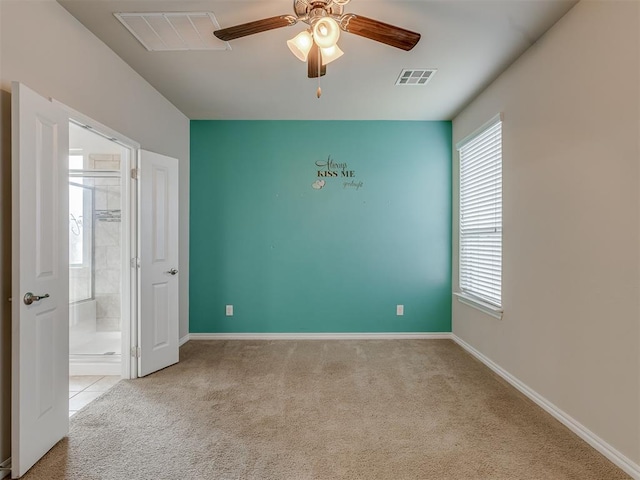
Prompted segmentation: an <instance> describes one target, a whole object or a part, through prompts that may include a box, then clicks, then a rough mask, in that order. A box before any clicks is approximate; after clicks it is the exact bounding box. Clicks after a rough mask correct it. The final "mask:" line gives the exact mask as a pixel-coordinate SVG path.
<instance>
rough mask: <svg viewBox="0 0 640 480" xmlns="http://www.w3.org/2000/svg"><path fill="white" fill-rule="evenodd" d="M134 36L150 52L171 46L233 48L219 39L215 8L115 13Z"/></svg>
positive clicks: (214, 48)
mask: <svg viewBox="0 0 640 480" xmlns="http://www.w3.org/2000/svg"><path fill="white" fill-rule="evenodd" d="M114 15H115V17H116V18H117V19H118V20H120V21H121V22H122V24H123V25H124V26H125V27H127V30H129V31H130V32H131V33H132V34H133V36H134V37H136V38H137V39H138V41H139V42H140V43H141V44H142V45H143V46H144V48H146V49H147V50H149V51H150V52H161V51H168V50H231V47H230V46H229V43H228V42H223V41H222V40H218V39H217V38H216V37H214V36H213V31H214V30H218V29H220V25H218V21H217V20H216V17H215V16H214V15H213V13H211V12H170V13H162V12H159V13H152V12H145V13H114Z"/></svg>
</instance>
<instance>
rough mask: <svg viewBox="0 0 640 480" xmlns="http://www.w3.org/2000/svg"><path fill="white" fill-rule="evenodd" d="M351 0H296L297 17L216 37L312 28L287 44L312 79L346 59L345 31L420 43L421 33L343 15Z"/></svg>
mask: <svg viewBox="0 0 640 480" xmlns="http://www.w3.org/2000/svg"><path fill="white" fill-rule="evenodd" d="M349 1H350V0H294V1H293V10H294V12H295V16H294V15H279V16H276V17H270V18H264V19H262V20H257V21H255V22H249V23H243V24H241V25H236V26H233V27H229V28H223V29H221V30H216V31H215V32H213V34H214V35H215V36H216V37H218V38H219V39H220V40H223V41H229V40H235V39H236V38H240V37H246V36H247V35H254V34H256V33H261V32H266V31H267V30H273V29H276V28H281V27H289V26H291V25H295V24H296V23H298V22H304V23H306V24H307V25H309V28H307V30H305V31H303V32H301V33H299V34H298V35H296V36H295V37H294V38H292V39H291V40H289V41H287V45H288V46H289V49H290V50H291V52H292V53H293V54H294V55H295V56H296V57H298V58H299V59H300V60H302V61H303V62H307V73H308V76H309V78H317V77H321V76H322V75H325V74H326V71H327V70H326V65H327V64H328V63H330V62H332V61H333V60H336V59H337V58H339V57H341V56H342V54H343V52H342V50H340V48H339V47H338V45H337V41H338V38H339V37H340V31H341V30H342V31H344V32H348V33H353V34H354V35H359V36H361V37H365V38H368V39H370V40H375V41H376V42H380V43H384V44H386V45H391V46H392V47H396V48H400V49H402V50H406V51H408V50H411V49H412V48H413V47H415V46H416V44H417V43H418V41H419V40H420V34H419V33H416V32H412V31H409V30H405V29H404V28H400V27H396V26H393V25H389V24H388V23H384V22H380V21H378V20H373V19H371V18H367V17H363V16H361V15H356V14H354V13H343V9H344V6H345V5H346V4H347V3H349ZM318 96H319V95H318Z"/></svg>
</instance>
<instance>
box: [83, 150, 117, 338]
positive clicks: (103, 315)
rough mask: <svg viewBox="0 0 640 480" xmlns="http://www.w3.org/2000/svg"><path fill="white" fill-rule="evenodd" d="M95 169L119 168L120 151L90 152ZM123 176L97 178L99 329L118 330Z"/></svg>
mask: <svg viewBox="0 0 640 480" xmlns="http://www.w3.org/2000/svg"><path fill="white" fill-rule="evenodd" d="M89 162H90V166H91V168H92V169H100V170H116V171H120V155H90V156H89ZM120 183H121V181H120V178H98V179H96V180H95V196H94V217H93V220H94V222H95V223H94V228H95V233H94V235H95V236H94V275H95V277H94V278H95V287H94V293H95V299H96V331H98V332H107V331H119V330H120V329H121V326H120V320H121V312H120V294H121V292H120V288H121V284H120V278H121V276H122V265H121V262H122V257H121V252H122V245H121V233H122V229H121V226H122V223H121V221H120V219H121V208H122V207H121V199H120V190H121V187H120Z"/></svg>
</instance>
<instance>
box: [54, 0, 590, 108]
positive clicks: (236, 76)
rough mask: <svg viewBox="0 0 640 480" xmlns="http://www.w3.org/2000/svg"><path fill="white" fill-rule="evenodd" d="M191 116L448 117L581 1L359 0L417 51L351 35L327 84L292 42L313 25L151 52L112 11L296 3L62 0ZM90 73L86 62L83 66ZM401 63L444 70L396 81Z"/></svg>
mask: <svg viewBox="0 0 640 480" xmlns="http://www.w3.org/2000/svg"><path fill="white" fill-rule="evenodd" d="M58 2H59V3H60V4H61V5H62V6H63V7H64V8H66V9H67V10H68V11H69V12H70V13H71V14H72V15H73V16H75V17H76V18H77V19H78V20H79V21H80V22H81V23H83V24H84V25H85V26H86V27H87V28H88V29H89V30H90V31H92V32H93V33H94V34H95V35H96V36H97V37H98V38H100V39H101V40H102V41H103V42H104V43H106V44H107V45H108V46H109V47H110V48H111V49H112V50H113V51H115V52H116V53H117V54H118V55H119V56H120V57H121V58H122V59H123V60H124V61H125V62H127V63H128V64H129V65H130V66H131V67H132V68H133V69H134V70H136V71H137V72H138V73H139V74H140V75H141V76H142V77H144V78H145V79H146V80H147V81H148V82H149V83H151V84H152V85H153V86H154V87H155V88H156V89H157V90H158V91H159V92H160V93H162V95H164V96H165V97H166V98H167V99H168V100H169V101H171V102H172V103H173V104H174V105H175V106H176V107H177V108H178V109H180V110H181V111H182V112H183V113H184V114H185V115H186V116H187V117H189V118H190V119H242V120H450V119H452V118H453V117H454V116H455V115H456V114H457V113H458V112H459V111H460V110H461V109H462V108H463V107H464V106H465V105H466V104H467V103H468V102H469V101H470V100H472V99H473V98H474V97H475V96H476V95H477V94H478V93H480V92H481V91H482V89H483V88H485V87H486V86H487V85H488V84H489V83H490V82H491V81H492V80H493V79H494V78H496V77H497V76H498V75H499V74H500V73H501V72H502V71H503V70H504V69H505V68H506V67H507V66H509V65H510V64H511V63H512V62H513V61H514V60H515V59H516V58H517V57H518V56H519V55H520V54H522V52H524V51H525V50H526V49H527V48H528V47H529V46H531V45H532V44H533V43H534V42H535V41H536V40H537V39H538V38H539V37H540V36H541V35H542V34H543V33H544V32H545V31H547V30H548V29H549V28H550V27H551V26H552V25H553V24H554V23H555V22H556V21H558V20H559V19H560V18H561V17H562V16H563V15H564V14H565V13H566V12H567V11H568V10H569V9H570V8H571V7H572V6H573V5H574V4H575V3H577V0H467V1H461V0H435V1H434V0H413V1H407V0H385V1H381V0H353V1H352V2H351V3H349V4H348V5H347V6H346V7H345V12H349V13H357V14H360V15H363V16H367V17H371V18H374V19H376V20H381V21H383V22H386V23H391V24H393V25H397V26H400V27H403V28H406V29H409V30H413V31H416V32H420V33H421V34H422V39H421V40H420V42H419V43H418V45H417V46H416V47H415V48H414V49H413V50H411V51H410V52H405V51H402V50H398V49H395V48H392V47H389V46H387V45H384V44H381V43H377V42H374V41H371V40H367V39H365V38H362V37H358V36H355V35H351V34H348V33H343V34H342V35H341V37H340V41H339V45H340V47H341V48H342V50H343V51H344V52H345V54H344V56H343V57H342V58H340V59H338V60H336V61H335V62H333V63H331V64H329V65H328V66H327V75H326V76H325V77H322V78H321V86H322V91H323V94H322V97H321V98H320V99H317V98H316V88H317V80H316V79H309V78H307V71H306V65H305V64H304V63H302V62H300V61H299V60H298V59H296V58H295V57H294V56H293V55H292V54H291V53H290V52H289V50H288V48H287V46H286V41H287V40H288V39H289V38H292V37H293V36H294V35H295V34H297V33H298V32H300V31H302V30H303V29H304V26H303V25H304V24H298V25H295V26H292V27H285V28H281V29H278V30H272V31H268V32H264V33H260V34H257V35H253V36H249V37H244V38H240V39H237V40H233V41H231V42H230V44H231V48H232V49H231V50H226V51H173V52H149V51H147V50H146V49H145V48H144V47H143V46H142V45H141V44H140V43H139V42H138V41H137V40H136V39H135V38H134V37H133V35H131V33H129V31H127V30H126V28H125V27H124V26H123V25H122V24H121V23H120V22H119V21H118V20H117V19H116V18H115V17H114V15H113V13H115V12H187V11H192V12H205V11H210V12H213V13H214V15H215V16H216V18H217V20H218V22H219V23H220V26H221V28H226V27H230V26H233V25H237V24H240V23H246V22H250V21H253V20H259V19H262V18H266V17H271V16H276V15H283V14H293V8H292V5H293V2H292V0H258V1H256V0H235V1H220V0H58ZM79 68H81V67H79ZM403 68H409V69H414V68H435V69H437V70H438V72H437V73H436V74H435V76H434V77H433V79H432V80H431V81H429V83H428V84H427V85H426V86H395V85H394V84H395V81H396V79H397V77H398V75H399V74H400V71H401V70H402V69H403Z"/></svg>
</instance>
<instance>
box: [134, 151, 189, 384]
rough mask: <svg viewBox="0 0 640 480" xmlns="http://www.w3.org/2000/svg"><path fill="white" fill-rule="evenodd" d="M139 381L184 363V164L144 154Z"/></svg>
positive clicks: (141, 164) (141, 163)
mask: <svg viewBox="0 0 640 480" xmlns="http://www.w3.org/2000/svg"><path fill="white" fill-rule="evenodd" d="M138 167H139V176H138V178H139V189H138V192H139V202H138V205H139V217H138V218H139V224H140V227H139V239H140V240H139V249H140V251H139V253H138V257H139V259H140V293H139V297H138V298H139V305H140V312H139V315H138V327H139V328H138V339H139V342H140V343H139V345H140V351H139V352H138V376H140V377H143V376H145V375H149V374H150V373H153V372H155V371H157V370H160V369H161V368H165V367H168V366H169V365H173V364H174V363H177V362H178V341H179V338H178V335H179V332H178V279H179V267H178V160H177V159H175V158H171V157H167V156H164V155H160V154H157V153H152V152H148V151H145V150H140V156H139V162H138Z"/></svg>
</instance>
